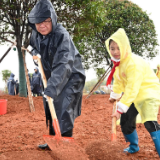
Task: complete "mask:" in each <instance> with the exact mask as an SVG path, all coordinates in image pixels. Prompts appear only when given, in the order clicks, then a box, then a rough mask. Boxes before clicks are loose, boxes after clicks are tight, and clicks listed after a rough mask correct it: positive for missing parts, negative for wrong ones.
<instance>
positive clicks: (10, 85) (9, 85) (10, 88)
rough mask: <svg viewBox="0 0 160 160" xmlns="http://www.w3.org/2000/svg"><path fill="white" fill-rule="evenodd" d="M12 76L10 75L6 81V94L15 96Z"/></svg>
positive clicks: (14, 82)
mask: <svg viewBox="0 0 160 160" xmlns="http://www.w3.org/2000/svg"><path fill="white" fill-rule="evenodd" d="M14 76H15V75H14V74H13V73H11V74H10V77H9V78H8V80H7V88H8V94H9V95H15V84H16V81H15V80H14Z"/></svg>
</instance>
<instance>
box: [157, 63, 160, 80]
mask: <svg viewBox="0 0 160 160" xmlns="http://www.w3.org/2000/svg"><path fill="white" fill-rule="evenodd" d="M156 75H157V77H158V79H159V81H160V65H157V71H156Z"/></svg>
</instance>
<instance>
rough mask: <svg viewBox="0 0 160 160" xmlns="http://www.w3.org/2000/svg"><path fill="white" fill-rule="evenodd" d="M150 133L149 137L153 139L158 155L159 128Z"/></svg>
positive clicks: (159, 153)
mask: <svg viewBox="0 0 160 160" xmlns="http://www.w3.org/2000/svg"><path fill="white" fill-rule="evenodd" d="M150 135H151V137H152V139H153V142H154V144H155V147H156V150H157V152H158V155H159V157H160V130H158V131H155V132H151V133H150Z"/></svg>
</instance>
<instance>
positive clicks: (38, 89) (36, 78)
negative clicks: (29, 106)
mask: <svg viewBox="0 0 160 160" xmlns="http://www.w3.org/2000/svg"><path fill="white" fill-rule="evenodd" d="M34 72H35V73H33V75H32V93H33V96H35V95H36V94H37V96H42V79H41V74H40V72H39V70H38V68H37V67H36V68H35V69H34Z"/></svg>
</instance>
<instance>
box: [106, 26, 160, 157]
mask: <svg viewBox="0 0 160 160" xmlns="http://www.w3.org/2000/svg"><path fill="white" fill-rule="evenodd" d="M105 44H106V47H107V50H108V52H109V54H110V56H111V60H112V61H113V63H114V67H113V68H112V71H111V74H110V76H109V78H108V81H107V84H110V81H111V79H112V75H113V76H114V83H113V91H112V92H111V94H110V99H109V101H110V102H113V101H114V100H117V99H119V98H120V97H121V93H122V92H124V94H123V96H122V98H121V99H120V101H119V102H117V112H116V113H115V114H113V115H112V117H113V116H115V117H117V119H119V118H120V117H121V119H120V125H121V130H122V132H123V134H124V136H125V139H126V141H129V142H130V145H129V147H128V148H126V149H124V152H129V153H135V152H138V151H139V146H138V135H137V132H136V116H137V114H138V113H139V114H140V116H141V119H142V123H144V126H145V128H146V129H147V131H148V132H149V133H150V135H151V137H152V139H153V141H154V144H155V147H156V150H157V152H158V154H159V156H160V126H159V124H158V123H157V115H158V111H159V105H160V84H159V81H158V78H157V76H156V74H155V73H154V71H153V70H152V69H151V68H150V66H149V65H148V63H146V62H145V61H144V60H143V59H142V58H141V57H139V56H137V55H135V54H133V53H132V51H131V47H130V42H129V39H128V37H127V35H126V33H125V31H124V29H121V28H120V29H118V31H117V32H115V33H114V34H113V35H111V37H110V38H109V39H107V40H106V41H105ZM114 71H115V72H114ZM120 115H121V116H120Z"/></svg>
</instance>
